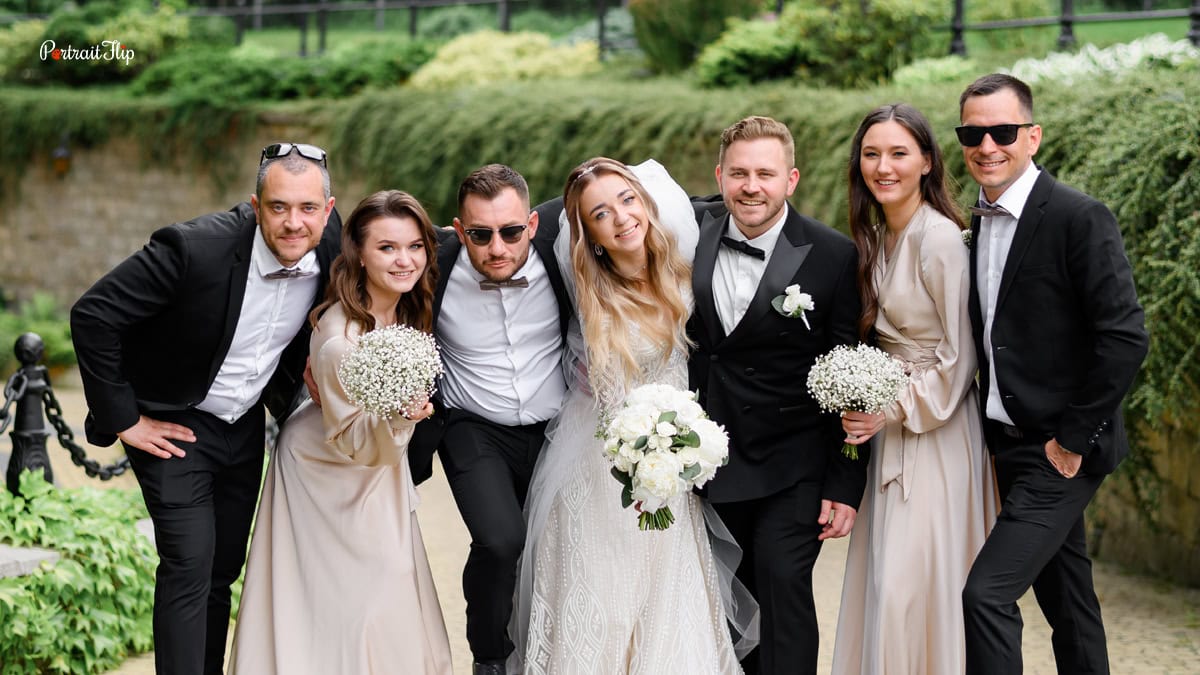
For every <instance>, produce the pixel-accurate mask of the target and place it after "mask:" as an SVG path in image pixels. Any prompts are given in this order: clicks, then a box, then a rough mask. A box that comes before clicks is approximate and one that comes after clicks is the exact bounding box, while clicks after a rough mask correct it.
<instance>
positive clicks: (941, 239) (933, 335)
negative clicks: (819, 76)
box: [833, 204, 998, 675]
mask: <svg viewBox="0 0 1200 675" xmlns="http://www.w3.org/2000/svg"><path fill="white" fill-rule="evenodd" d="M968 253H969V251H968V250H967V247H966V246H965V245H964V244H963V239H962V235H961V232H960V231H959V229H958V227H956V226H955V225H954V223H953V222H951V221H950V220H949V219H947V218H945V217H944V216H942V215H941V214H940V213H938V212H937V211H936V210H934V209H933V208H932V207H931V206H929V205H928V204H922V205H921V207H920V208H919V209H918V210H917V212H916V214H914V215H913V218H912V220H911V221H910V222H909V224H908V227H906V228H905V230H904V231H903V232H902V233H901V234H900V237H899V240H898V241H897V242H896V245H895V248H894V250H893V251H892V255H891V257H890V259H886V260H885V259H884V256H883V255H880V260H879V263H878V265H877V267H876V269H875V280H876V287H877V288H878V289H879V315H878V317H877V318H876V320H875V329H876V331H877V333H878V338H879V346H880V347H881V348H882V349H884V350H885V351H887V352H888V353H889V354H892V355H893V356H895V357H897V358H899V359H901V360H903V361H905V362H906V364H907V366H908V369H909V373H910V379H909V383H908V386H907V388H906V389H904V390H903V391H902V392H901V396H900V400H899V401H897V402H896V403H894V404H892V405H891V406H889V407H888V408H887V409H886V410H885V415H886V425H885V427H884V430H883V431H881V432H880V433H879V434H877V435H876V436H875V437H874V438H873V439H872V440H871V444H872V446H871V461H870V467H869V470H868V480H867V488H866V491H865V495H864V497H863V502H862V506H861V508H860V509H859V513H858V519H857V521H856V523H855V526H854V530H853V532H852V534H851V538H850V549H849V552H848V554H847V556H848V557H847V560H846V576H845V581H844V585H843V589H842V604H841V609H840V613H839V616H838V629H837V640H836V644H835V646H834V666H833V672H834V673H835V675H847V674H851V673H853V674H855V675H857V674H859V673H863V674H870V675H883V674H887V675H896V674H901V675H918V674H926V673H929V674H932V673H945V674H947V675H951V674H952V675H962V673H963V672H964V671H965V668H966V663H965V644H964V637H963V618H962V588H963V584H964V583H965V582H966V579H967V573H968V572H969V571H970V569H971V563H972V562H973V561H974V559H975V556H976V554H977V553H978V552H979V549H980V547H982V546H983V542H984V539H985V538H986V537H987V533H988V532H989V531H990V529H991V527H992V524H993V523H994V522H995V519H996V512H997V510H998V504H997V497H996V487H995V477H994V474H993V470H992V464H991V460H990V458H989V457H988V454H987V450H986V448H985V446H984V442H983V431H982V427H981V425H980V418H979V406H978V400H977V398H976V397H977V395H978V394H977V392H976V384H975V371H976V364H977V362H976V357H975V348H974V342H973V341H972V337H971V322H970V318H969V316H968V314H967V297H968V296H967V294H968V292H969V289H970V279H969V276H968V275H969V259H968Z"/></svg>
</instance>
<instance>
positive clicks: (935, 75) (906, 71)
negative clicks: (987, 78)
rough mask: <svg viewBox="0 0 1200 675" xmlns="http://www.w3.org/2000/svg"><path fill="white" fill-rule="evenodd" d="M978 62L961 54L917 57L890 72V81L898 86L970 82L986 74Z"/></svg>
mask: <svg viewBox="0 0 1200 675" xmlns="http://www.w3.org/2000/svg"><path fill="white" fill-rule="evenodd" d="M987 72H988V71H986V70H984V69H982V68H981V67H980V65H979V64H978V63H976V62H975V61H972V60H971V59H966V58H963V57H961V56H942V57H938V58H932V59H917V60H916V61H913V62H912V63H910V64H908V65H904V66H900V67H899V68H897V69H896V72H894V73H892V82H893V83H894V84H895V85H896V86H898V87H921V86H924V85H927V84H950V83H964V82H970V81H972V80H974V79H975V78H977V77H979V76H981V75H985V74H987Z"/></svg>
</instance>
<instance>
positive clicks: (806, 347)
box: [688, 117, 866, 675]
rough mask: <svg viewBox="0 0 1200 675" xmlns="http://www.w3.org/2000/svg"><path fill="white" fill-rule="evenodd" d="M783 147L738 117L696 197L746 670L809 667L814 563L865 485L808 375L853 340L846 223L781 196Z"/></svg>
mask: <svg viewBox="0 0 1200 675" xmlns="http://www.w3.org/2000/svg"><path fill="white" fill-rule="evenodd" d="M794 155H795V146H794V143H793V141H792V135H791V133H790V132H789V131H788V128H787V127H786V126H784V125H783V124H781V123H780V122H777V121H776V120H773V119H770V118H767V117H748V118H746V119H743V120H741V121H740V122H738V123H736V124H734V125H733V126H731V127H729V128H728V129H726V130H725V132H724V133H723V134H722V135H721V149H720V153H719V155H718V163H717V168H716V177H717V184H718V186H720V190H721V201H720V202H717V201H716V200H715V197H714V198H707V199H700V200H696V201H695V202H694V203H695V206H696V216H697V219H698V220H699V221H700V241H699V244H698V245H697V247H696V260H695V264H694V268H693V276H692V283H693V289H694V293H695V298H696V311H695V313H694V314H693V316H692V319H691V321H690V322H689V324H688V332H689V335H690V336H691V337H692V338H693V339H694V340H695V342H696V350H695V352H694V353H693V354H692V358H691V361H690V370H691V373H690V375H691V384H692V387H694V388H696V387H698V388H699V390H700V403H701V404H702V405H703V406H704V409H705V410H707V411H708V413H709V415H710V416H711V417H712V418H713V419H714V420H716V421H717V422H719V423H720V424H723V425H724V426H725V428H726V429H727V430H728V432H729V441H730V451H729V464H728V465H727V466H725V467H724V468H722V469H721V470H720V471H718V472H717V476H716V478H714V479H713V481H712V482H710V483H709V484H708V487H707V491H706V494H707V497H708V500H709V501H710V502H711V503H712V504H713V506H714V507H715V508H716V510H717V513H718V514H720V516H721V519H722V520H723V521H724V522H725V525H726V526H727V527H728V528H729V530H730V532H731V533H732V534H733V537H734V539H735V540H736V541H737V542H738V544H739V545H740V546H741V548H742V562H741V565H740V566H739V567H738V570H737V575H738V578H740V579H741V580H742V581H743V582H744V583H745V584H746V586H747V588H749V590H750V592H751V593H752V594H753V595H754V596H755V598H757V600H758V603H759V607H760V610H761V615H762V635H761V640H760V643H759V647H758V648H757V649H756V650H755V651H753V652H751V653H750V655H749V656H747V657H746V659H745V660H744V661H743V663H742V665H743V667H744V668H745V672H746V673H747V674H748V675H753V674H755V673H771V674H784V673H786V674H788V675H795V674H797V673H816V671H817V615H816V607H815V605H814V602H813V592H812V569H813V564H814V563H815V562H816V559H817V554H818V553H819V552H820V550H821V542H822V541H823V540H825V539H829V538H834V537H843V536H845V535H847V534H849V532H850V528H851V527H852V526H853V524H854V517H855V514H856V511H857V508H858V505H859V502H860V501H861V499H862V494H863V488H864V486H865V484H866V453H863V452H861V450H860V455H862V458H861V459H859V460H857V461H852V460H850V459H847V458H846V457H845V456H844V455H843V454H842V452H841V449H842V439H843V438H844V434H843V433H842V430H841V426H840V424H839V420H838V418H837V417H836V416H833V415H826V414H822V413H821V411H820V410H819V408H818V406H817V404H816V402H815V401H814V400H813V398H812V397H811V396H810V395H809V394H808V391H807V387H806V380H807V378H808V371H809V368H810V367H811V366H812V364H813V361H814V360H815V359H816V358H817V357H818V356H820V355H822V354H824V353H826V352H828V351H829V350H830V349H832V348H833V347H835V346H836V345H842V344H855V343H857V342H858V338H857V329H856V325H857V321H858V316H859V307H860V304H859V298H858V292H857V290H856V285H855V268H856V264H857V261H858V256H857V255H856V253H855V249H854V245H853V244H852V243H851V242H850V240H849V239H848V238H846V237H845V236H844V235H842V234H839V233H837V232H835V231H833V230H832V229H830V228H829V227H827V226H826V225H823V224H821V223H819V222H817V221H816V220H813V219H812V218H808V217H805V216H802V215H800V214H799V213H796V212H795V211H793V210H792V209H791V208H790V207H789V206H788V204H787V201H786V200H787V197H789V196H790V195H791V194H792V192H793V191H794V190H795V188H796V184H797V182H798V181H799V179H800V172H799V171H798V170H797V169H796V167H795V163H794ZM792 284H799V286H800V290H801V291H802V292H804V293H808V294H809V295H810V296H811V297H812V299H813V303H814V305H813V307H812V309H810V310H808V311H807V312H806V315H805V318H804V319H801V318H798V317H797V318H789V317H787V316H783V315H782V314H780V313H779V312H778V311H776V310H775V309H774V308H773V307H772V305H771V300H772V299H773V298H775V297H776V296H780V295H783V293H784V289H785V288H787V287H788V286H790V285H792Z"/></svg>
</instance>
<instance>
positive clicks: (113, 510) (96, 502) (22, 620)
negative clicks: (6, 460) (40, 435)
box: [0, 472, 158, 675]
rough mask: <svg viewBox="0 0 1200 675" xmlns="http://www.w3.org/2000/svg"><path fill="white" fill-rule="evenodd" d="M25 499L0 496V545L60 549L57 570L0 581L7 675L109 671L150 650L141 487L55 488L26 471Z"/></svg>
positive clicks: (150, 573) (149, 559)
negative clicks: (138, 525)
mask: <svg viewBox="0 0 1200 675" xmlns="http://www.w3.org/2000/svg"><path fill="white" fill-rule="evenodd" d="M20 489H21V494H22V495H23V496H20V497H15V496H13V495H11V494H9V493H8V491H7V490H0V542H4V543H7V544H10V545H13V546H34V547H38V548H48V549H52V550H54V551H56V552H57V553H59V555H61V556H62V557H61V558H60V559H59V561H58V562H57V563H55V564H54V565H53V566H49V567H46V566H43V567H42V568H41V569H39V570H37V571H35V572H34V573H33V574H30V575H27V576H24V577H18V578H8V579H0V625H2V626H4V627H5V629H4V630H3V631H0V664H3V667H4V670H3V672H4V673H5V675H9V674H12V675H18V674H24V673H29V674H30V675H37V674H40V673H71V674H80V675H82V674H87V673H102V672H106V671H108V670H111V669H112V668H113V667H115V666H116V665H117V664H119V663H121V661H123V660H124V659H125V657H126V656H128V655H129V654H133V653H138V652H144V651H147V650H149V649H150V648H151V645H152V640H151V614H152V610H153V606H154V568H155V565H156V564H157V562H158V556H157V555H156V554H155V552H154V547H153V546H152V545H151V544H150V542H149V541H148V540H147V539H146V538H145V537H143V536H142V535H141V534H140V533H138V532H137V530H136V529H135V528H134V523H136V522H137V521H138V519H140V518H145V517H146V510H145V507H144V505H143V503H142V499H141V495H140V494H138V493H137V492H136V491H123V490H96V489H93V488H80V489H73V490H55V489H54V488H53V486H51V485H50V484H49V483H47V482H46V481H44V480H43V479H42V475H41V472H38V473H36V474H35V473H30V472H25V473H24V474H22V475H21V479H20Z"/></svg>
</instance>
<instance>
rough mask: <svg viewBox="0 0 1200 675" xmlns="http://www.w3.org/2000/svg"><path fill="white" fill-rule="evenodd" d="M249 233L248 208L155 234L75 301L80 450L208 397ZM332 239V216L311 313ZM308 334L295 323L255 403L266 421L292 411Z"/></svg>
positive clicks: (335, 234)
mask: <svg viewBox="0 0 1200 675" xmlns="http://www.w3.org/2000/svg"><path fill="white" fill-rule="evenodd" d="M257 227H258V225H257V223H256V221H255V217H254V210H253V209H252V208H251V207H250V204H249V203H248V202H243V203H241V204H238V205H237V206H235V207H233V208H232V209H230V210H229V211H224V212H220V213H213V214H209V215H205V216H201V217H199V218H196V219H194V220H190V221H188V222H185V223H177V224H175V225H170V226H168V227H164V228H162V229H160V230H158V231H157V232H155V233H154V234H153V235H151V237H150V241H149V243H147V244H146V246H145V247H143V248H142V250H140V251H138V252H137V253H134V254H133V255H132V256H130V257H129V258H127V259H126V260H125V261H124V262H122V263H121V264H120V265H118V266H117V267H116V268H114V269H113V270H112V271H110V272H109V273H108V274H106V275H104V276H103V277H102V278H101V279H100V280H99V281H97V282H96V283H95V284H94V285H93V286H92V287H91V288H90V289H88V290H87V291H86V292H84V294H83V296H81V297H80V298H79V300H78V301H76V303H75V305H74V306H73V307H72V308H71V336H72V339H73V341H74V343H75V353H76V356H77V358H78V361H79V371H80V374H81V376H82V379H83V388H84V395H85V397H86V398H87V403H88V410H89V411H88V416H87V421H86V422H85V429H86V432H87V438H88V442H90V443H93V444H95V445H100V446H107V445H111V444H112V443H114V442H116V440H117V436H116V434H117V432H118V431H122V430H124V429H128V428H129V427H131V426H133V425H134V424H135V423H136V422H137V420H138V416H139V415H141V414H146V415H149V416H151V417H153V416H154V413H155V412H156V411H167V410H185V409H188V408H191V407H194V406H195V405H197V404H199V403H200V402H201V401H203V400H204V398H205V396H207V395H208V390H209V388H210V387H211V386H212V383H213V381H214V380H215V379H216V377H217V372H218V371H219V370H220V368H221V364H222V363H223V362H224V360H225V355H226V354H227V353H228V351H229V345H230V343H231V342H232V341H233V333H234V330H235V329H236V328H237V322H238V316H239V313H240V312H241V309H242V300H243V297H244V295H245V291H246V278H247V275H248V274H249V271H250V260H251V250H252V246H253V243H254V233H255V230H256V229H257ZM341 229H342V227H341V219H340V217H339V216H338V213H337V211H336V210H335V211H333V212H332V213H331V214H330V216H329V223H328V224H327V225H326V227H325V231H324V234H323V235H322V237H321V241H320V244H319V245H318V247H317V259H318V261H319V262H320V265H321V276H320V282H319V284H318V289H317V295H316V300H314V305H315V303H316V302H319V301H320V299H321V298H323V297H324V295H325V286H326V283H327V281H328V279H329V268H330V266H331V265H332V263H333V259H334V257H335V256H336V255H337V253H338V251H339V250H340V247H341ZM310 334H311V328H310V327H309V325H308V322H307V321H305V322H304V326H303V327H302V328H301V330H300V332H299V333H297V335H296V337H295V338H294V339H293V340H292V341H291V343H289V344H288V346H287V348H286V349H285V350H284V352H283V356H282V358H281V360H280V362H279V366H278V368H276V370H275V373H274V375H273V376H272V378H271V380H270V382H269V383H268V384H267V387H266V389H265V390H264V392H263V395H262V397H261V399H260V400H261V402H263V403H265V404H266V405H267V407H268V409H269V410H270V411H271V414H272V415H274V416H275V417H276V419H279V420H282V419H284V418H285V417H286V416H287V415H288V414H289V413H290V412H291V410H292V408H293V407H294V405H295V403H296V401H297V394H298V393H299V392H300V390H301V387H302V385H303V380H302V376H303V372H304V361H305V358H306V357H307V355H308V339H309V335H310Z"/></svg>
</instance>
